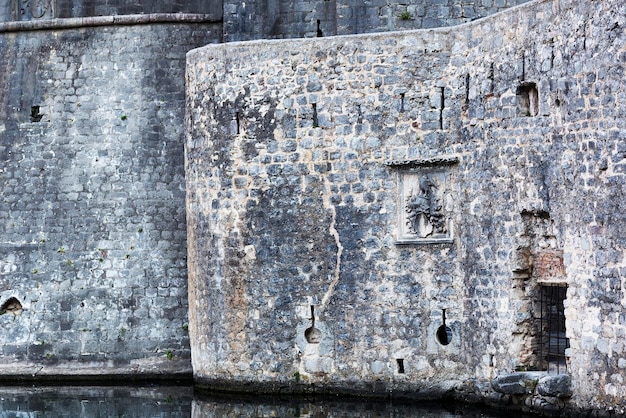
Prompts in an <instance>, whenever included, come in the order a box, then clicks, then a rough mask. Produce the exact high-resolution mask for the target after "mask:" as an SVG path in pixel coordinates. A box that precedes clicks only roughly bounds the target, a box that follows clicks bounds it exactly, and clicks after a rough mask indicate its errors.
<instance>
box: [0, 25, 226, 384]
mask: <svg viewBox="0 0 626 418" xmlns="http://www.w3.org/2000/svg"><path fill="white" fill-rule="evenodd" d="M146 17H148V16H146ZM161 18H163V17H161ZM187 18H188V19H190V20H191V23H186V22H185V16H184V15H177V16H176V17H175V18H173V19H171V21H169V22H167V21H163V22H161V23H158V22H156V21H152V22H151V25H145V24H142V23H145V21H142V20H141V17H140V18H139V19H138V20H136V21H131V20H127V21H126V22H125V23H126V25H123V26H114V25H110V23H111V22H109V21H106V18H105V19H101V20H98V19H99V18H91V20H88V19H87V20H84V21H82V22H81V27H78V28H72V25H73V24H75V23H76V22H75V21H62V20H61V21H56V22H54V24H55V25H56V29H52V28H50V27H46V26H45V23H44V26H42V27H39V28H38V29H40V30H28V29H29V28H31V29H32V25H31V26H29V27H28V28H27V27H24V28H23V29H24V30H20V27H19V26H15V25H14V26H11V27H8V26H2V25H0V30H1V31H2V32H1V33H0V53H1V54H2V56H3V57H4V58H3V59H2V61H1V62H0V85H1V86H2V88H1V89H0V159H1V161H2V164H1V165H2V167H1V168H0V190H1V195H2V204H1V205H0V231H1V232H0V236H1V237H2V238H1V240H0V305H2V307H1V310H0V313H1V314H2V315H0V322H1V323H2V328H3V333H2V336H1V337H0V371H1V373H2V374H4V375H11V374H20V375H34V374H38V373H39V374H66V375H67V374H70V375H71V374H75V373H79V374H107V373H108V374H116V373H130V374H133V373H144V374H146V375H150V374H168V373H189V371H190V364H189V356H190V354H189V339H188V334H187V329H186V328H187V325H186V323H187V275H186V240H185V238H186V233H185V208H184V196H185V192H184V187H185V185H184V170H183V126H182V125H183V119H184V118H183V115H184V100H185V99H184V71H185V70H184V69H185V52H186V51H187V50H189V49H192V48H194V47H197V46H200V45H205V44H207V43H210V42H215V41H217V40H219V39H220V36H221V30H220V26H219V24H218V25H215V24H213V23H211V22H209V21H204V22H202V21H201V22H197V23H193V16H192V17H191V18H190V17H189V16H188V15H187ZM153 20H154V19H153ZM64 22H65V23H67V24H68V27H67V28H66V29H63V28H62V25H63V23H64ZM107 23H109V25H107ZM89 24H92V25H94V26H93V27H89ZM16 28H17V31H11V30H15V29H16ZM173 45H174V46H173ZM13 298H14V299H13ZM15 301H17V302H18V303H19V306H17V305H15V303H14V302H15Z"/></svg>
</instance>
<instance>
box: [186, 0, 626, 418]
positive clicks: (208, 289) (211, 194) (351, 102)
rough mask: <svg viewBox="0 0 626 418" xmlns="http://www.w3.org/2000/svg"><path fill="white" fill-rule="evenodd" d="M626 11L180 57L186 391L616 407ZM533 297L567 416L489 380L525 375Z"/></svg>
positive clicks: (549, 399) (506, 16)
mask: <svg viewBox="0 0 626 418" xmlns="http://www.w3.org/2000/svg"><path fill="white" fill-rule="evenodd" d="M625 16H626V9H625V6H624V4H623V2H621V1H618V0H608V1H603V2H588V1H586V0H560V1H547V0H544V1H538V2H533V3H532V4H528V5H527V6H524V7H520V8H517V9H516V10H514V11H513V10H512V11H510V12H503V13H501V14H498V15H497V16H494V17H492V18H488V19H485V20H482V21H480V22H474V23H470V24H466V25H462V26H459V27H456V28H452V29H438V30H424V31H412V32H405V33H394V34H386V35H385V34H380V35H368V36H351V37H334V38H327V39H324V40H320V39H311V40H292V41H263V42H261V41H259V42H253V43H241V44H236V45H214V46H208V47H205V48H202V49H199V50H196V51H193V52H191V53H190V54H189V55H188V69H187V71H188V80H189V82H188V87H187V93H188V116H187V124H188V134H187V141H186V144H187V148H186V179H187V214H188V217H187V222H188V247H189V249H188V253H189V260H188V269H189V280H190V307H191V309H190V335H191V340H192V361H193V366H194V373H195V376H196V378H197V379H199V380H200V381H204V382H206V383H208V384H212V383H215V382H229V383H230V384H233V385H239V386H238V387H246V385H248V384H249V383H251V382H256V383H257V385H256V386H255V388H258V387H259V385H260V386H263V385H266V388H267V389H268V390H276V391H278V390H281V391H282V390H295V391H299V390H311V388H312V385H314V387H315V388H316V390H322V391H323V390H334V391H341V390H344V391H354V390H356V391H363V392H368V393H384V394H389V393H390V392H391V393H394V394H396V395H397V394H405V395H407V396H413V397H423V396H433V395H442V394H444V393H445V394H447V395H448V396H459V397H465V398H467V399H476V396H478V397H479V398H481V399H487V400H489V401H495V402H500V403H506V402H513V403H518V404H520V405H524V402H526V406H527V407H528V408H541V409H548V408H557V409H562V408H573V409H576V408H585V409H586V408H597V409H599V410H617V411H621V410H623V408H624V405H623V399H624V398H626V384H624V383H623V376H624V367H626V347H624V345H623V344H622V343H621V339H622V337H623V334H624V332H625V325H624V315H623V311H624V304H625V303H626V302H624V300H625V299H624V293H623V288H624V279H625V276H624V265H625V262H624V240H623V238H622V235H623V234H621V232H620V231H622V230H623V229H624V228H625V227H626V218H625V217H624V214H625V213H626V211H625V209H626V208H625V204H626V198H625V196H624V184H625V180H626V179H625V170H624V167H625V164H624V158H625V157H626V149H625V148H624V143H625V141H624V132H625V131H624V129H625V126H624V120H625V119H624V116H625V109H624V106H623V103H625V102H626V97H625V94H626V90H625V89H624V85H623V80H624V68H625V65H626V64H625V63H626V49H625V48H624V45H625V44H626V43H625V42H624V41H625V40H626V34H625V32H624V28H625V27H626V17H625ZM547 286H557V287H561V288H563V287H564V286H566V289H567V290H566V299H565V302H564V315H565V319H566V336H567V338H568V339H569V345H570V347H569V348H568V349H567V350H566V351H565V355H566V357H567V359H566V360H567V364H566V371H567V373H568V374H569V375H571V381H572V388H573V396H572V397H571V400H569V401H568V400H567V397H568V396H569V395H570V394H569V393H566V394H565V395H563V393H561V395H558V396H548V395H546V391H544V390H543V389H541V390H540V391H539V395H537V396H536V397H528V398H526V399H524V398H525V396H526V395H525V394H526V393H527V392H526V389H523V388H522V389H523V390H522V392H507V390H504V389H502V387H501V385H496V384H494V387H493V388H492V387H491V386H490V385H489V382H490V380H491V379H493V378H494V377H496V376H502V375H506V374H508V373H511V372H513V371H515V370H527V369H532V368H536V367H542V362H543V360H542V359H538V358H539V357H541V355H540V353H539V351H538V348H537V347H538V345H539V344H541V342H540V341H539V340H538V337H537V333H538V330H537V327H538V326H539V325H538V321H539V317H540V316H541V313H540V312H538V308H537V306H538V304H539V302H538V299H537V298H538V295H539V294H540V293H541V291H542V289H543V287H547ZM555 309H556V308H555ZM561 371H562V370H561ZM519 379H520V378H518V380H519ZM532 379H534V378H532ZM532 379H531V380H532ZM534 382H535V384H536V382H537V381H536V380H534ZM533 388H534V386H533ZM494 389H495V391H494ZM502 392H507V393H504V394H502ZM548 392H549V391H548ZM455 394H456V395H455ZM559 396H564V397H559Z"/></svg>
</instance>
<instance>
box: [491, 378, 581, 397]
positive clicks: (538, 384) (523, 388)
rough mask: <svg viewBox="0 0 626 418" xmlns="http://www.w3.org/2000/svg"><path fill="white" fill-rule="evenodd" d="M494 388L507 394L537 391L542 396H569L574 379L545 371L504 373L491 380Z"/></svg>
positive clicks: (527, 393) (526, 393) (523, 393)
mask: <svg viewBox="0 0 626 418" xmlns="http://www.w3.org/2000/svg"><path fill="white" fill-rule="evenodd" d="M491 387H492V388H493V390H495V391H496V392H499V393H503V394H506V395H529V394H533V393H535V391H537V392H538V393H539V394H540V395H542V396H550V397H554V398H569V397H571V396H572V381H571V378H570V376H569V375H566V374H557V375H548V374H546V373H545V372H519V373H511V374H504V375H501V376H498V377H496V378H495V379H493V380H492V381H491Z"/></svg>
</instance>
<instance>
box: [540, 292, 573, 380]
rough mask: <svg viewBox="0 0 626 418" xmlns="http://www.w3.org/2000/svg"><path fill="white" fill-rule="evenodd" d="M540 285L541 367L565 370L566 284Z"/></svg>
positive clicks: (567, 343) (551, 370)
mask: <svg viewBox="0 0 626 418" xmlns="http://www.w3.org/2000/svg"><path fill="white" fill-rule="evenodd" d="M540 287H541V318H540V326H539V359H540V361H541V362H542V363H543V364H541V369H543V370H547V371H548V372H549V373H550V372H556V373H557V374H558V373H561V372H565V371H566V362H565V350H566V349H567V348H569V338H567V337H566V333H565V304H564V301H565V296H566V294H567V287H566V286H558V285H557V286H555V285H552V286H545V285H542V286H540Z"/></svg>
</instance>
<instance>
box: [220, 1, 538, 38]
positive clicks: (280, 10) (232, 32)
mask: <svg viewBox="0 0 626 418" xmlns="http://www.w3.org/2000/svg"><path fill="white" fill-rule="evenodd" d="M527 1H528V0H502V1H499V0H483V1H476V0H425V1H424V0H296V1H294V0H251V1H245V2H242V1H239V0H224V15H223V16H224V40H225V41H226V42H229V41H242V40H251V39H260V38H261V39H281V38H304V37H307V38H311V37H317V36H332V35H350V34H357V33H370V32H388V31H398V30H407V29H422V28H434V27H442V26H452V25H459V24H461V23H466V22H470V21H472V20H476V19H478V18H481V17H485V16H489V15H491V14H494V13H497V12H499V11H502V10H504V9H507V8H510V7H512V6H516V5H519V4H522V3H526V2H527Z"/></svg>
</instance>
